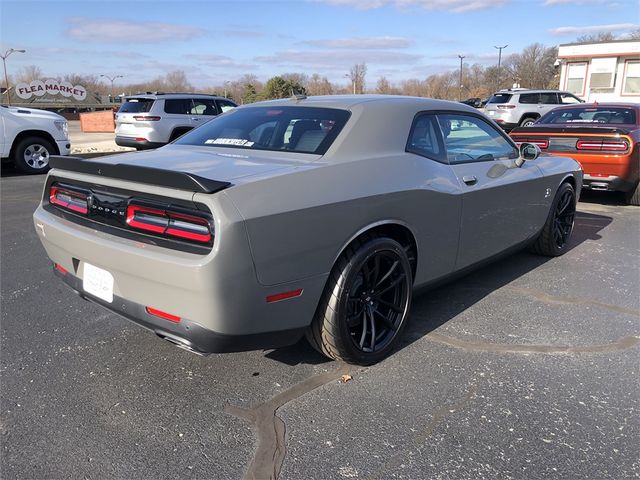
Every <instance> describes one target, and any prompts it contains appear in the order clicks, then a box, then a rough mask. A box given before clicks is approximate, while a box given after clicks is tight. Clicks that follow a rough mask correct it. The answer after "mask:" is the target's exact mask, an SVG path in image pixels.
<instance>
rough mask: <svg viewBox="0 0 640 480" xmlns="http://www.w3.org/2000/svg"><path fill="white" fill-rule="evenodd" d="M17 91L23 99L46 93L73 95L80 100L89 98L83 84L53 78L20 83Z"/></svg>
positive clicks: (16, 88) (47, 94) (41, 95)
mask: <svg viewBox="0 0 640 480" xmlns="http://www.w3.org/2000/svg"><path fill="white" fill-rule="evenodd" d="M15 92H16V95H17V96H18V97H20V98H22V99H23V100H29V99H30V98H31V97H34V96H35V97H44V96H45V95H46V96H50V95H52V96H57V95H61V96H62V97H67V98H69V97H73V98H74V99H75V100H77V101H79V102H82V101H83V100H85V99H86V98H87V89H86V88H84V87H83V86H82V85H71V84H70V83H69V82H58V81H57V80H52V79H49V80H44V81H43V80H34V81H32V82H31V83H19V84H17V85H16V87H15ZM69 100H70V99H69ZM63 101H64V100H63ZM67 101H68V100H67Z"/></svg>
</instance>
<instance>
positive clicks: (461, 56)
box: [458, 55, 464, 101]
mask: <svg viewBox="0 0 640 480" xmlns="http://www.w3.org/2000/svg"><path fill="white" fill-rule="evenodd" d="M458 58H459V59H460V94H459V97H460V101H462V59H464V55H458Z"/></svg>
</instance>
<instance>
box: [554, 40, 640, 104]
mask: <svg viewBox="0 0 640 480" xmlns="http://www.w3.org/2000/svg"><path fill="white" fill-rule="evenodd" d="M558 61H559V62H560V66H561V71H560V90H566V91H568V92H571V93H573V94H575V95H577V96H578V97H580V98H582V99H584V100H586V101H587V102H595V101H598V102H634V103H640V41H638V40H616V41H611V42H602V43H572V44H566V45H560V47H559V48H558Z"/></svg>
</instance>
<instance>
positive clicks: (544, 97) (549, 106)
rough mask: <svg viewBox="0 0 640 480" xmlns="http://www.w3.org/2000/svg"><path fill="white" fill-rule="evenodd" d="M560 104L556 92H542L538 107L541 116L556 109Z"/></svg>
mask: <svg viewBox="0 0 640 480" xmlns="http://www.w3.org/2000/svg"><path fill="white" fill-rule="evenodd" d="M558 104H559V102H558V94H557V93H556V92H541V93H540V104H539V105H538V111H539V112H540V116H543V115H544V114H545V113H547V112H550V111H551V110H553V109H554V108H556V107H557V106H558Z"/></svg>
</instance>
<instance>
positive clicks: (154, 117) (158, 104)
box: [116, 92, 237, 150]
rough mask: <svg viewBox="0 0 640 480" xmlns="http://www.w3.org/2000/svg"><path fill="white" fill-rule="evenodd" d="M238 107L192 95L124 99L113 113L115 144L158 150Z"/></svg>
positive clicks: (140, 95) (221, 100) (179, 94)
mask: <svg viewBox="0 0 640 480" xmlns="http://www.w3.org/2000/svg"><path fill="white" fill-rule="evenodd" d="M236 106H237V105H236V104H235V103H233V102H232V101H231V100H229V99H227V98H224V97H215V96H213V95H201V94H195V93H158V92H156V93H146V94H139V95H133V96H131V97H126V98H125V102H124V103H123V104H122V106H121V107H120V110H118V113H117V114H116V144H118V145H120V146H122V147H135V148H137V149H138V150H142V149H145V148H157V147H161V146H162V145H165V144H167V143H169V142H172V141H173V140H175V139H176V138H178V137H179V136H181V135H182V134H184V133H186V132H188V131H189V130H191V129H192V128H195V127H197V126H199V125H202V124H203V123H206V122H208V121H209V120H211V119H212V118H214V117H215V116H216V115H219V114H221V113H223V112H226V111H227V110H231V109H232V108H234V107H236Z"/></svg>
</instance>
